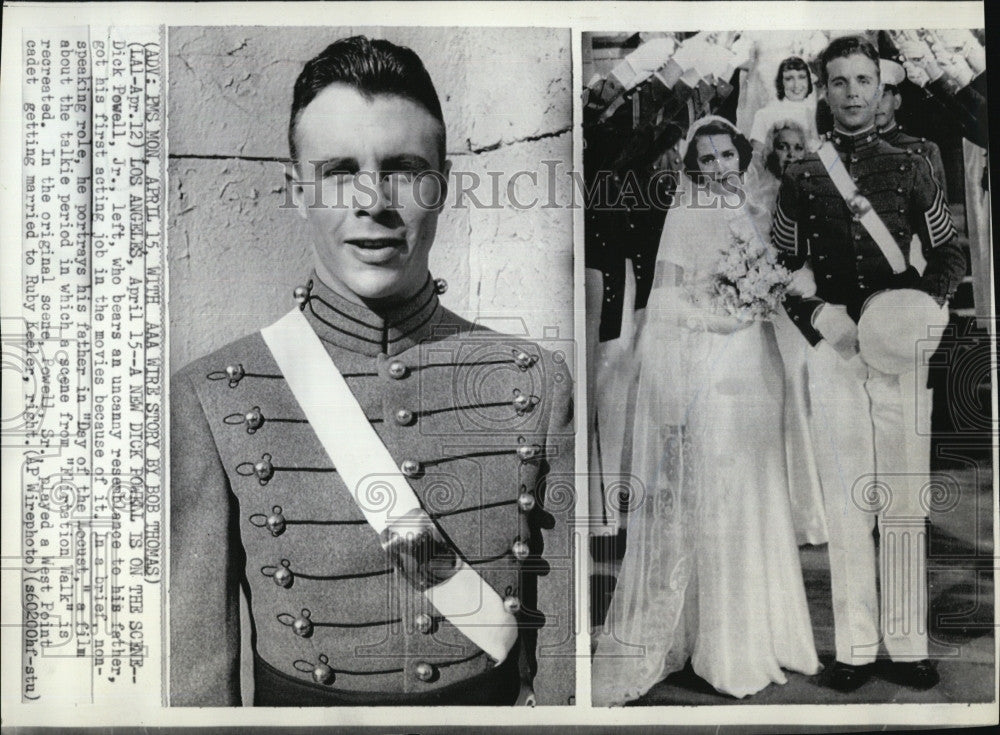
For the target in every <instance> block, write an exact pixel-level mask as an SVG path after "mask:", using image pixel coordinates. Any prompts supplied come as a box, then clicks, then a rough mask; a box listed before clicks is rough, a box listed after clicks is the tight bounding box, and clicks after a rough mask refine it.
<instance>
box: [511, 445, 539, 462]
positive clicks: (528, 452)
mask: <svg viewBox="0 0 1000 735" xmlns="http://www.w3.org/2000/svg"><path fill="white" fill-rule="evenodd" d="M541 451H542V448H541V447H540V446H538V445H537V444H522V445H521V446H519V447H518V448H517V456H518V457H520V458H521V461H522V462H530V461H531V460H533V459H535V458H536V457H537V456H538V455H539V454H540V453H541Z"/></svg>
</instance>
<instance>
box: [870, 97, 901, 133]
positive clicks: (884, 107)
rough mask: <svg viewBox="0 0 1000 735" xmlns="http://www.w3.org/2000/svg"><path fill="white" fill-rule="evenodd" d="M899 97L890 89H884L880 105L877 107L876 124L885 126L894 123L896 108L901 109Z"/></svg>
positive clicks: (881, 126)
mask: <svg viewBox="0 0 1000 735" xmlns="http://www.w3.org/2000/svg"><path fill="white" fill-rule="evenodd" d="M899 103H900V100H899V97H898V96H897V95H896V94H895V93H893V92H892V91H890V90H888V89H887V90H884V91H883V92H882V99H880V100H879V103H878V107H877V108H876V109H875V124H876V125H877V126H878V127H880V128H884V127H886V126H888V125H892V122H893V121H894V120H895V119H896V110H897V109H899Z"/></svg>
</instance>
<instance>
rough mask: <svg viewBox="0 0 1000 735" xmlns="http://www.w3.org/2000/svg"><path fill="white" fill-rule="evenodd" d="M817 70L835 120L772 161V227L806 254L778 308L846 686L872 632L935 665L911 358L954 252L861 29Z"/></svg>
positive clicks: (926, 458) (889, 674)
mask: <svg viewBox="0 0 1000 735" xmlns="http://www.w3.org/2000/svg"><path fill="white" fill-rule="evenodd" d="M820 70H821V74H822V77H823V82H824V84H825V85H826V89H827V94H826V98H827V100H828V101H829V104H830V108H831V111H832V113H833V117H834V120H835V126H834V130H833V131H832V132H831V133H829V134H828V135H827V141H826V142H825V143H824V144H823V145H822V146H821V147H820V149H819V151H818V152H817V154H815V155H810V156H807V157H806V158H804V159H803V160H801V161H799V162H796V163H792V164H790V165H789V166H788V168H787V169H786V172H785V176H784V178H783V180H782V184H781V189H780V192H779V195H778V205H777V208H776V210H775V215H774V223H773V230H772V239H773V241H774V243H775V245H776V246H777V247H778V249H779V251H780V252H781V255H782V258H783V260H784V262H785V264H786V265H788V266H789V267H791V268H798V267H800V266H802V265H803V264H807V265H808V266H809V267H810V268H811V271H812V273H813V275H814V278H815V283H814V285H813V286H812V287H811V288H797V289H796V293H795V295H793V296H789V297H788V298H787V299H786V308H787V309H788V312H789V314H790V316H791V317H792V320H793V321H794V322H795V324H796V325H797V326H798V327H799V330H800V331H801V332H802V334H803V335H804V336H805V338H806V339H807V340H808V341H809V343H810V344H812V345H813V347H814V348H815V349H814V350H812V351H811V353H810V355H809V358H808V363H807V364H808V371H809V395H810V402H811V406H812V408H811V414H812V416H811V420H812V421H813V432H812V433H813V437H814V440H815V443H816V446H815V449H816V458H817V466H818V469H819V472H820V479H821V480H822V483H823V494H824V500H825V505H826V515H827V523H828V527H829V531H830V542H829V556H830V581H831V587H832V601H833V614H834V633H835V642H836V660H835V661H834V662H833V664H832V665H831V666H829V667H828V668H827V670H826V671H825V672H824V682H825V683H826V684H827V685H828V686H830V687H832V688H834V689H837V690H840V691H844V692H847V691H852V690H854V689H857V688H858V687H859V686H861V685H862V684H864V682H865V681H866V680H867V679H868V678H869V677H870V675H871V672H872V666H871V664H872V663H873V662H874V661H875V660H876V655H877V653H878V650H879V645H880V643H882V642H884V643H885V646H886V649H887V651H888V654H889V658H890V659H891V661H889V662H887V663H886V664H885V665H884V667H883V669H882V672H883V675H884V676H885V677H886V678H889V679H892V680H894V681H897V682H899V683H902V684H904V685H908V686H912V687H914V688H918V689H926V688H929V687H932V686H934V685H935V684H936V683H937V681H938V675H937V672H936V671H935V668H934V666H933V664H932V663H931V662H930V660H929V653H928V634H927V586H926V568H925V567H926V543H927V540H926V530H925V519H926V514H927V510H928V506H929V504H930V501H929V497H930V496H931V495H932V493H930V492H929V489H930V485H929V472H930V400H929V396H928V393H929V391H928V390H927V388H926V385H927V371H926V367H925V366H924V365H922V364H921V363H922V362H923V359H924V355H925V354H926V352H927V351H928V349H925V348H926V347H927V346H928V345H930V343H931V341H932V339H931V338H932V335H934V333H935V332H934V328H935V326H938V327H939V326H942V325H943V324H945V323H947V318H948V314H947V301H948V299H949V298H950V297H951V296H952V294H953V293H954V290H955V288H956V287H957V285H958V283H959V280H960V279H961V277H962V274H963V273H964V270H965V259H964V256H963V254H962V251H961V250H960V248H959V246H958V244H957V243H956V242H955V228H954V225H953V224H952V220H951V215H950V213H949V212H948V209H947V207H946V205H945V202H944V196H943V194H942V192H941V188H940V186H938V183H937V182H936V181H935V179H934V175H933V173H932V170H931V166H930V164H929V163H928V161H927V159H926V158H924V157H923V156H921V155H918V154H916V153H914V152H913V151H906V150H901V149H899V148H895V147H893V146H891V145H889V144H888V143H887V142H885V141H884V140H882V139H881V138H880V137H879V135H878V132H877V131H876V129H875V115H876V112H877V110H878V106H879V101H880V99H881V94H882V89H881V86H880V79H879V62H878V55H877V53H876V51H875V49H874V48H873V47H872V45H871V44H870V43H869V42H868V41H867V40H865V39H864V38H862V37H858V36H847V37H842V38H838V39H836V40H834V41H833V42H831V43H830V45H829V46H828V47H827V49H826V50H825V51H824V52H823V54H822V55H821V56H820ZM914 234H915V235H916V236H917V237H919V239H920V243H921V246H922V250H923V255H924V258H925V259H926V261H927V266H926V269H925V270H924V272H923V274H922V275H921V274H918V273H917V271H916V269H914V267H913V266H912V264H911V263H910V262H909V260H908V256H907V255H906V253H908V252H909V244H910V240H911V238H912V237H913V235H914ZM929 350H930V351H933V346H930V347H929ZM876 517H877V518H878V519H879V528H880V533H881V541H880V562H881V563H880V565H879V566H880V570H881V580H882V587H881V592H882V608H881V611H880V609H879V605H878V598H877V595H876V583H875V580H876V555H875V546H874V540H873V537H872V529H873V526H874V523H875V519H876ZM880 612H881V615H880Z"/></svg>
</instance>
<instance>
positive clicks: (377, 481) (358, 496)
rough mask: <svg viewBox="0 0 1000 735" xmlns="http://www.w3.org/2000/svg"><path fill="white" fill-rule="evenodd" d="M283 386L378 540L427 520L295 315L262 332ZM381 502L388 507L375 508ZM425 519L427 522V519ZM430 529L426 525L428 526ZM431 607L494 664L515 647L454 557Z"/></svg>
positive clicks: (493, 607)
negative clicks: (494, 661)
mask: <svg viewBox="0 0 1000 735" xmlns="http://www.w3.org/2000/svg"><path fill="white" fill-rule="evenodd" d="M261 335H262V336H263V337H264V342H265V343H266V344H267V346H268V348H269V349H270V350H271V354H272V355H273V356H274V359H275V362H277V363H278V367H279V369H280V370H281V373H282V375H284V377H285V381H286V382H287V383H288V387H289V388H290V389H291V391H292V394H293V395H294V396H295V399H296V401H298V403H299V406H300V407H301V408H302V411H303V413H305V416H306V419H307V420H308V421H309V424H310V425H311V426H312V428H313V431H315V432H316V436H317V437H318V438H319V441H320V444H322V445H323V448H324V449H325V450H326V453H327V454H328V455H329V457H330V460H331V461H332V462H333V466H334V467H336V468H337V472H338V473H339V474H340V477H341V478H342V479H343V481H344V484H345V485H346V486H347V489H348V491H349V492H350V493H351V497H352V498H353V499H354V502H355V503H357V506H358V508H359V509H360V510H361V512H362V513H363V514H364V516H365V520H367V521H368V523H369V524H370V525H371V527H372V528H373V529H375V532H376V533H378V534H379V535H380V537H381V538H383V539H384V538H385V534H384V533H383V532H386V533H389V534H391V533H392V532H393V530H394V528H393V527H394V526H395V528H399V529H401V532H402V533H406V532H407V531H408V530H412V529H413V525H412V522H413V521H412V519H415V518H417V519H419V518H421V517H423V518H424V519H427V514H426V512H424V510H423V508H422V507H421V505H420V501H419V500H418V499H417V496H416V493H414V492H413V488H412V487H410V484H409V483H408V482H407V481H406V478H405V477H404V476H403V474H402V472H401V471H400V469H399V467H398V466H397V465H396V462H395V460H394V459H393V458H392V455H390V454H389V450H388V449H387V448H386V446H385V444H383V443H382V440H381V439H380V438H379V436H378V434H376V433H375V429H373V428H372V425H371V424H370V423H369V421H368V418H367V417H366V416H365V414H364V411H363V410H362V409H361V406H360V405H359V404H358V401H357V399H356V398H355V397H354V394H353V393H351V389H350V388H349V387H348V385H347V382H346V381H345V380H344V377H343V376H342V375H341V374H340V371H339V370H338V369H337V366H336V365H334V363H333V360H332V359H330V356H329V354H327V352H326V350H325V349H324V348H323V344H322V342H320V339H319V337H318V336H317V335H316V333H315V332H314V331H313V329H312V327H311V326H310V325H309V322H308V321H307V320H306V318H305V316H303V314H302V312H301V311H300V310H299V309H298V308H295V309H293V310H292V311H290V312H289V313H288V314H287V315H285V316H284V317H282V318H281V319H279V320H278V321H277V322H275V323H274V324H272V325H271V326H269V327H266V328H264V329H262V330H261ZM381 501H387V502H381ZM428 520H429V519H428ZM431 525H432V524H431ZM423 592H424V595H425V596H426V597H427V599H428V600H429V601H430V603H431V604H432V605H433V606H434V607H435V608H436V609H437V610H438V612H440V613H441V614H442V615H444V617H445V618H447V619H448V621H449V622H450V623H451V624H452V625H454V626H455V627H456V628H458V629H459V630H460V631H461V632H462V633H463V634H464V635H465V636H466V637H467V638H469V640H471V641H472V642H473V643H475V644H476V645H477V646H479V648H481V649H482V650H483V651H485V652H486V653H487V654H488V655H490V656H491V657H492V658H494V659H495V660H496V661H497V665H499V664H500V663H501V662H503V660H504V659H505V658H506V657H507V654H508V653H509V652H510V650H511V648H512V647H513V645H514V642H515V641H516V640H517V632H518V631H517V620H516V618H515V617H514V616H513V615H512V614H511V613H510V612H509V611H508V610H507V609H506V608H505V607H504V603H503V601H502V600H501V599H500V596H499V595H498V594H497V593H496V591H495V590H494V589H493V588H492V587H490V586H489V585H488V584H487V583H486V581H485V580H484V579H483V578H482V577H481V576H480V575H479V574H478V573H477V572H476V571H475V570H474V569H472V567H470V566H469V565H468V563H466V562H465V561H464V560H463V559H462V558H461V557H459V556H457V555H455V556H454V563H453V566H452V567H451V568H450V569H448V570H447V578H446V579H444V581H440V582H439V583H437V584H434V585H433V586H430V587H427V588H426V589H423Z"/></svg>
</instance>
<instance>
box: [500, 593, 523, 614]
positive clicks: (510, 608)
mask: <svg viewBox="0 0 1000 735" xmlns="http://www.w3.org/2000/svg"><path fill="white" fill-rule="evenodd" d="M503 607H504V609H505V610H506V611H507V612H509V613H510V614H511V615H517V614H518V613H519V612H520V611H521V601H520V600H519V599H517V598H516V597H514V595H509V596H508V597H505V598H503Z"/></svg>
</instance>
